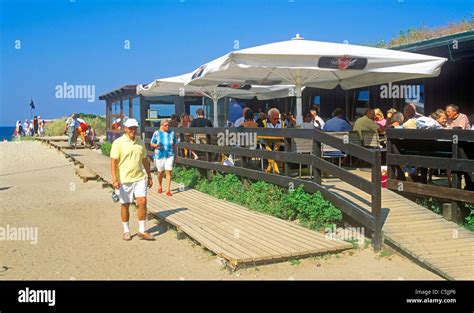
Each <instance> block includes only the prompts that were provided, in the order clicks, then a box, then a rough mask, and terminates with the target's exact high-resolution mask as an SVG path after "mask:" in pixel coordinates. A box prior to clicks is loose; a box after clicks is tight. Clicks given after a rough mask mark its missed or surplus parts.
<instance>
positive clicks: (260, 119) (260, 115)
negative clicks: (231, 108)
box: [257, 112, 267, 127]
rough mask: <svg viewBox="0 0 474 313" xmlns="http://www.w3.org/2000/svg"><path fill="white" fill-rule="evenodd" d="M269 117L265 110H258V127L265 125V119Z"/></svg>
mask: <svg viewBox="0 0 474 313" xmlns="http://www.w3.org/2000/svg"><path fill="white" fill-rule="evenodd" d="M266 119H267V115H266V114H265V113H263V112H258V114H257V125H258V127H265V126H264V124H263V121H264V120H266Z"/></svg>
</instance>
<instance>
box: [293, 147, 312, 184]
mask: <svg viewBox="0 0 474 313" xmlns="http://www.w3.org/2000/svg"><path fill="white" fill-rule="evenodd" d="M291 151H292V152H296V153H306V154H311V153H313V140H312V139H303V138H291ZM301 167H302V166H301V164H299V172H298V173H299V177H301ZM312 172H313V167H312V166H310V167H309V175H310V176H312V175H313V173H312Z"/></svg>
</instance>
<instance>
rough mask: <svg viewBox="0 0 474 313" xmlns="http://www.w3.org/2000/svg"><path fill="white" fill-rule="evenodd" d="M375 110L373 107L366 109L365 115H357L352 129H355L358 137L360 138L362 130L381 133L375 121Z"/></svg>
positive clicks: (380, 128)
mask: <svg viewBox="0 0 474 313" xmlns="http://www.w3.org/2000/svg"><path fill="white" fill-rule="evenodd" d="M374 120H375V112H374V109H367V110H366V111H365V115H364V116H362V117H359V118H358V119H357V120H356V121H355V123H354V130H355V131H357V134H358V135H359V138H360V139H361V140H362V131H363V130H366V131H374V132H378V133H382V132H383V129H382V127H380V125H378V124H376V123H375V121H374Z"/></svg>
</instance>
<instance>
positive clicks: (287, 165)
mask: <svg viewBox="0 0 474 313" xmlns="http://www.w3.org/2000/svg"><path fill="white" fill-rule="evenodd" d="M290 150H291V138H285V152H290ZM283 166H284V167H285V176H288V177H290V176H291V171H290V163H288V162H285V163H284V165H283Z"/></svg>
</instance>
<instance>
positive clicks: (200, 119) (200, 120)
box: [190, 108, 212, 127]
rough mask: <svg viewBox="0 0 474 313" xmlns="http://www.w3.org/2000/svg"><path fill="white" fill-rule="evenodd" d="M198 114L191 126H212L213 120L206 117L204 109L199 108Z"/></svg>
mask: <svg viewBox="0 0 474 313" xmlns="http://www.w3.org/2000/svg"><path fill="white" fill-rule="evenodd" d="M196 115H197V118H195V119H193V120H192V122H191V125H190V127H212V122H211V121H210V120H209V119H207V118H205V117H204V110H203V109H201V108H199V109H197V110H196Z"/></svg>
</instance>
